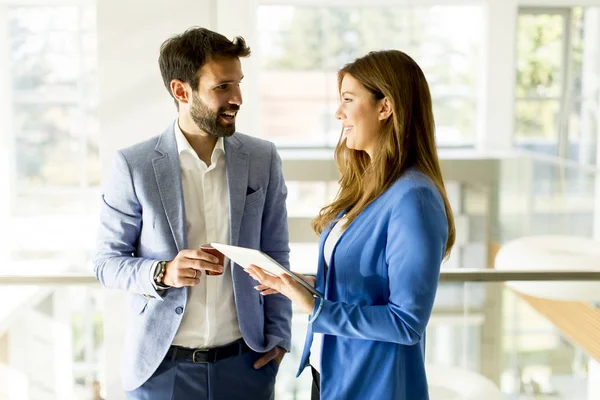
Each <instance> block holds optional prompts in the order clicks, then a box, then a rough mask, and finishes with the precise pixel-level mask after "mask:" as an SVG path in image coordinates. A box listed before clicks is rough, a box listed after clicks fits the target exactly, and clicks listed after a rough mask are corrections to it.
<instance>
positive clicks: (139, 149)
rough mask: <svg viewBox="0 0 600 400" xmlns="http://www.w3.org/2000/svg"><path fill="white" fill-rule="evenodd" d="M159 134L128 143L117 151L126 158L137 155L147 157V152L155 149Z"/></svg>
mask: <svg viewBox="0 0 600 400" xmlns="http://www.w3.org/2000/svg"><path fill="white" fill-rule="evenodd" d="M160 136H161V135H156V136H153V137H151V138H149V139H146V140H144V141H141V142H138V143H135V144H132V145H129V146H127V147H124V148H122V149H120V150H119V151H120V152H121V153H123V155H124V156H125V157H126V158H128V159H129V158H131V157H133V158H138V157H148V154H151V153H154V152H155V149H156V144H157V143H158V140H159V139H160Z"/></svg>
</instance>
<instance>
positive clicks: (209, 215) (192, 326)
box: [173, 121, 242, 348]
mask: <svg viewBox="0 0 600 400" xmlns="http://www.w3.org/2000/svg"><path fill="white" fill-rule="evenodd" d="M175 139H176V141H177V151H178V153H179V163H180V166H181V184H182V187H183V201H184V206H185V219H186V221H185V223H186V231H187V244H188V248H189V249H197V248H199V247H200V246H201V245H203V244H206V243H210V242H219V243H225V244H229V189H228V186H227V173H226V168H225V147H224V145H223V138H219V139H218V140H217V144H216V145H215V148H214V150H213V152H212V156H211V164H210V165H209V166H207V165H206V164H205V163H204V162H203V161H202V160H201V159H200V158H199V157H198V155H197V154H196V152H195V151H194V149H193V148H192V146H191V145H190V144H189V142H188V141H187V139H186V138H185V136H184V134H183V133H182V132H181V129H180V128H179V123H178V121H175ZM241 337H242V333H241V332H240V327H239V323H238V318H237V311H236V308H235V300H234V294H233V279H232V275H231V265H230V263H229V260H228V259H227V258H225V266H224V271H223V274H221V275H206V273H204V272H203V273H202V275H201V276H200V283H199V284H198V285H196V286H193V287H190V288H189V293H188V299H187V306H186V309H185V312H184V314H183V320H182V321H181V325H180V326H179V330H178V331H177V334H176V335H175V339H174V340H173V344H174V345H178V346H183V347H189V348H212V347H217V346H222V345H225V344H228V343H231V342H233V341H235V340H237V339H239V338H241Z"/></svg>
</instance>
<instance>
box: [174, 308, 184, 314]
mask: <svg viewBox="0 0 600 400" xmlns="http://www.w3.org/2000/svg"><path fill="white" fill-rule="evenodd" d="M175 312H176V313H177V314H181V313H183V307H177V308H176V309H175Z"/></svg>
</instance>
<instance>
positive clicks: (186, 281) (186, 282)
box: [176, 275, 200, 287]
mask: <svg viewBox="0 0 600 400" xmlns="http://www.w3.org/2000/svg"><path fill="white" fill-rule="evenodd" d="M176 283H177V284H178V285H179V287H183V286H196V285H197V284H198V283H200V275H198V277H197V278H196V279H194V278H184V277H180V278H179V279H177V281H176Z"/></svg>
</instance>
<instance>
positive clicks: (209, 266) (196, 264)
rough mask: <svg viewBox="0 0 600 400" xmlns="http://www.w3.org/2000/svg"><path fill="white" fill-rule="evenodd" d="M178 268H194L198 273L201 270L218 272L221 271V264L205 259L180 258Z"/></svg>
mask: <svg viewBox="0 0 600 400" xmlns="http://www.w3.org/2000/svg"><path fill="white" fill-rule="evenodd" d="M180 268H182V269H195V270H197V271H198V274H200V273H201V272H202V271H211V272H216V273H219V274H220V273H222V272H223V266H222V265H221V264H213V263H211V262H208V261H205V260H196V259H191V258H186V259H183V260H181V262H180ZM192 275H193V274H192Z"/></svg>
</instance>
